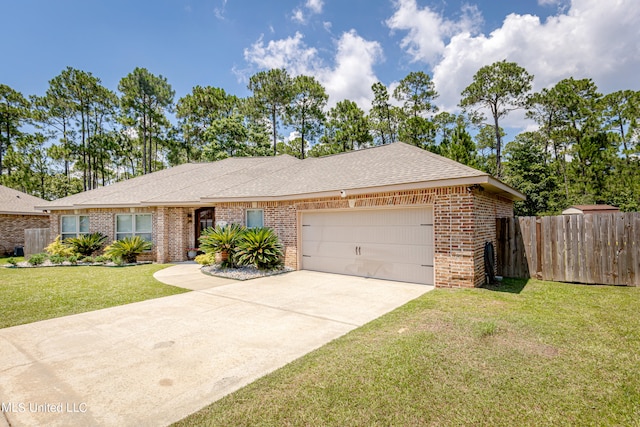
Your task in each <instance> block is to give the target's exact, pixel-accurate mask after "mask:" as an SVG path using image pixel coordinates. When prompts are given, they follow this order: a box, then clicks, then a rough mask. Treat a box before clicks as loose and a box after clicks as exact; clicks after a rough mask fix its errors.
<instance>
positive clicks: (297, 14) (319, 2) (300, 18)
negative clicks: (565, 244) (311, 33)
mask: <svg viewBox="0 0 640 427" xmlns="http://www.w3.org/2000/svg"><path fill="white" fill-rule="evenodd" d="M323 6H324V1H323V0H307V1H306V3H305V4H304V8H305V9H306V10H307V11H308V12H309V15H318V14H320V13H322V7H323ZM307 18H308V16H307V15H306V14H305V12H304V10H303V9H302V7H297V8H295V9H293V11H292V12H291V20H292V21H294V22H297V23H298V24H306V23H307Z"/></svg>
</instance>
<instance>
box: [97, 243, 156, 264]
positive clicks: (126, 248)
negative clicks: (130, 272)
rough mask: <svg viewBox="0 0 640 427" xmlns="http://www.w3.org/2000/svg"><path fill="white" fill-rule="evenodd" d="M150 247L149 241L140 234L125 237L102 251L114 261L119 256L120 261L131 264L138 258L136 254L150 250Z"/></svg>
mask: <svg viewBox="0 0 640 427" xmlns="http://www.w3.org/2000/svg"><path fill="white" fill-rule="evenodd" d="M151 247H152V244H151V242H149V241H147V240H144V239H143V238H142V237H140V236H135V237H125V238H124V239H122V240H116V241H115V242H113V243H112V244H110V245H109V246H107V247H106V248H105V250H104V253H105V255H107V256H109V257H111V259H113V262H114V263H115V262H116V260H115V258H121V259H122V262H124V263H128V264H133V263H135V262H136V261H137V260H138V255H140V254H141V253H142V252H144V251H148V250H150V249H151ZM116 264H117V263H116Z"/></svg>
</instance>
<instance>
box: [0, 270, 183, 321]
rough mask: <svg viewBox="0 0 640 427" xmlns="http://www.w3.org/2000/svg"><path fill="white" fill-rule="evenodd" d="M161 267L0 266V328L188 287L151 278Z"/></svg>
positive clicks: (105, 306) (177, 291) (150, 296)
mask: <svg viewBox="0 0 640 427" xmlns="http://www.w3.org/2000/svg"><path fill="white" fill-rule="evenodd" d="M165 267H168V266H167V265H158V264H145V265H139V266H130V267H122V268H113V267H111V268H109V267H46V268H1V269H0V302H1V305H2V315H1V316H0V328H6V327H9V326H15V325H22V324H24V323H31V322H35V321H38V320H44V319H51V318H54V317H60V316H67V315H70V314H76V313H83V312H86V311H92V310H98V309H101V308H107V307H113V306H116V305H122V304H129V303H132V302H137V301H143V300H147V299H151V298H158V297H163V296H167V295H174V294H179V293H182V292H187V290H186V289H182V288H177V287H174V286H169V285H165V284H162V283H160V282H158V281H157V280H156V279H154V278H153V273H155V272H156V271H158V270H160V269H163V268H165Z"/></svg>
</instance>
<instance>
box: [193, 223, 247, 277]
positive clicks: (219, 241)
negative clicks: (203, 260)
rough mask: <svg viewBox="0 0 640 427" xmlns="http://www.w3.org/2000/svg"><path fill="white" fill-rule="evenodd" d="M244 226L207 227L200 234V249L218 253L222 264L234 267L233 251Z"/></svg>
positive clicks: (244, 230) (234, 251)
mask: <svg viewBox="0 0 640 427" xmlns="http://www.w3.org/2000/svg"><path fill="white" fill-rule="evenodd" d="M246 230H247V229H246V228H245V227H243V226H241V225H238V224H230V225H224V226H217V227H215V228H213V227H209V228H207V229H206V230H205V231H204V232H203V233H202V235H201V236H200V250H201V251H204V252H205V253H212V254H215V253H220V256H221V259H222V265H223V266H228V267H235V266H236V261H235V253H236V250H237V246H238V243H239V242H240V240H241V239H242V236H243V234H244V233H245V232H246Z"/></svg>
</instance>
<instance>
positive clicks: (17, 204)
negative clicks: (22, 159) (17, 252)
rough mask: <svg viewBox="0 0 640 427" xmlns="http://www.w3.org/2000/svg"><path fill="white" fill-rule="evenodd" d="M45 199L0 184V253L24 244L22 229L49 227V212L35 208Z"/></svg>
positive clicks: (11, 250) (10, 250)
mask: <svg viewBox="0 0 640 427" xmlns="http://www.w3.org/2000/svg"><path fill="white" fill-rule="evenodd" d="M43 203H47V201H46V200H43V199H40V198H38V197H35V196H32V195H30V194H26V193H23V192H21V191H18V190H14V189H13V188H9V187H5V186H4V185H0V255H4V254H5V253H9V252H13V250H14V248H15V247H16V246H24V230H27V229H31V228H49V214H47V213H44V212H42V210H41V209H36V208H35V206H36V205H42V204H43Z"/></svg>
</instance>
